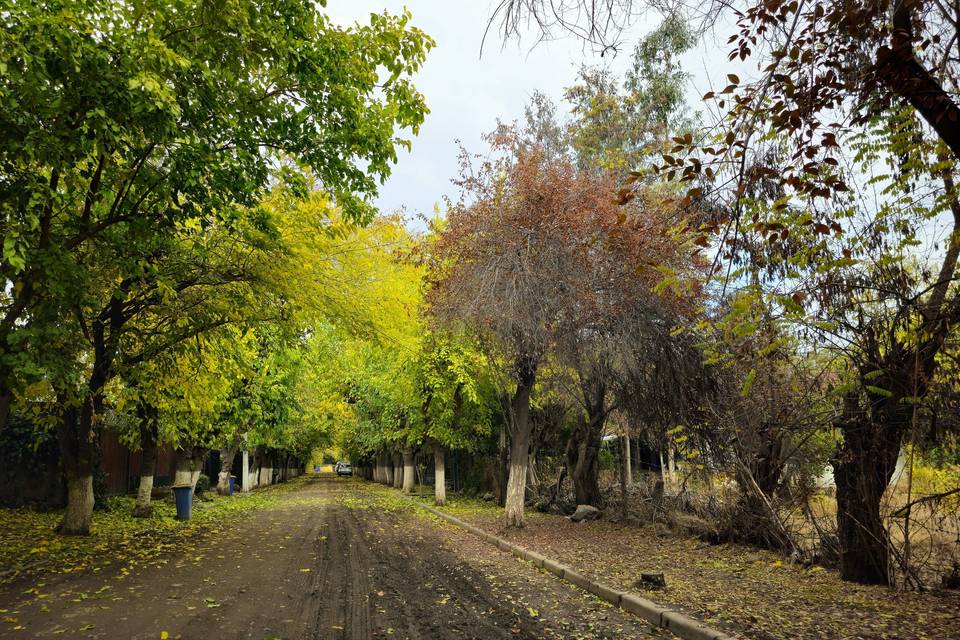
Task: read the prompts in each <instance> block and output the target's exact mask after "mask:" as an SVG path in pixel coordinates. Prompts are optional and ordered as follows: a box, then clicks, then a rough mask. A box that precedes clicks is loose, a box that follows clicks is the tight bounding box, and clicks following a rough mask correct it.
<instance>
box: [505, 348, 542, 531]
mask: <svg viewBox="0 0 960 640" xmlns="http://www.w3.org/2000/svg"><path fill="white" fill-rule="evenodd" d="M517 374H518V375H517V390H516V392H515V393H514V395H513V399H512V401H511V403H510V409H511V411H510V470H509V474H508V476H507V492H506V494H507V495H506V504H505V507H506V521H507V526H508V527H522V526H523V507H524V501H525V499H526V493H527V463H528V462H529V461H530V394H531V393H532V392H533V385H534V382H535V380H536V365H535V364H534V362H533V360H532V359H530V358H520V359H519V360H518V363H517Z"/></svg>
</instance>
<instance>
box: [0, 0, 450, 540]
mask: <svg viewBox="0 0 960 640" xmlns="http://www.w3.org/2000/svg"><path fill="white" fill-rule="evenodd" d="M0 14H2V18H0V21H2V24H3V29H2V31H0V50H2V52H3V53H2V54H0V56H2V57H0V68H2V69H3V74H2V80H0V101H2V102H0V114H2V115H0V128H2V130H3V134H0V166H2V176H3V177H2V178H0V193H2V194H3V195H2V198H0V206H2V208H3V223H2V224H3V226H2V229H3V256H4V260H3V263H2V265H0V270H2V276H3V282H4V288H3V291H4V293H3V300H2V303H3V313H2V318H0V418H3V417H5V415H6V414H7V412H8V410H9V407H10V405H11V403H12V402H14V401H15V400H17V398H19V397H22V395H23V392H24V389H26V388H27V387H28V385H30V384H33V383H43V382H44V381H56V382H57V384H56V385H55V391H54V392H53V393H54V394H55V395H56V397H57V400H58V402H59V404H60V405H61V406H62V407H63V416H62V420H61V422H62V423H63V425H64V426H63V428H62V429H61V438H60V441H61V445H62V447H63V449H64V451H63V456H64V458H63V459H64V462H65V466H66V468H67V470H68V477H69V484H70V486H71V490H70V495H71V496H73V497H72V498H71V500H70V504H71V505H72V506H71V508H69V509H68V514H69V517H68V518H66V519H65V521H64V523H63V526H62V530H63V531H64V532H65V533H85V532H87V530H88V528H89V506H88V505H90V504H91V503H90V500H89V497H88V494H89V487H90V478H91V475H92V465H93V454H92V450H93V444H94V443H95V440H96V416H97V415H98V413H99V412H101V411H102V408H103V407H102V394H103V391H102V389H103V386H104V385H105V384H106V382H107V381H108V380H109V379H110V378H111V377H112V376H113V375H115V371H116V364H117V357H118V354H119V352H120V346H121V345H120V336H121V335H122V334H123V331H122V327H123V326H124V325H126V324H127V323H128V322H130V321H131V319H132V318H133V317H134V315H135V314H136V312H140V311H141V310H142V309H141V306H142V304H143V302H144V301H145V300H146V299H152V298H153V297H155V296H157V295H160V294H161V293H162V291H164V290H165V289H166V288H167V287H168V286H169V284H168V283H165V282H163V281H162V279H160V278H159V277H158V274H157V264H158V260H160V259H161V258H164V257H166V256H165V255H164V253H165V252H167V251H170V250H171V249H172V245H173V244H175V243H173V242H172V239H173V238H174V237H176V236H177V235H178V234H179V233H181V231H182V229H183V228H184V227H185V226H188V225H198V226H199V227H200V228H205V227H207V226H210V225H224V226H225V227H226V228H228V229H229V228H232V226H233V223H234V222H235V221H236V220H237V219H238V218H242V217H244V216H249V217H252V218H256V216H257V215H258V209H257V207H258V203H259V201H260V200H261V199H262V197H263V196H264V195H265V194H266V190H267V188H268V186H269V181H270V176H271V173H272V171H273V170H274V169H275V168H277V167H278V166H279V165H280V159H281V158H283V157H291V158H293V159H295V160H296V161H298V162H302V163H305V164H309V166H310V167H311V169H312V171H313V173H314V175H315V176H316V177H317V180H318V181H319V183H320V184H321V186H322V188H323V189H324V191H326V192H327V193H329V194H331V196H332V197H333V198H335V200H336V202H337V204H338V205H339V206H340V207H341V208H342V210H343V211H344V214H345V215H346V216H347V217H348V218H351V219H355V220H364V219H368V218H369V217H370V215H371V212H372V208H371V206H370V204H369V199H370V198H371V197H372V196H373V195H374V194H375V192H376V185H377V182H378V180H380V179H382V178H384V177H385V176H386V175H387V174H388V173H389V167H390V163H391V162H393V161H395V159H396V149H397V147H398V146H406V145H408V144H409V143H408V141H407V140H405V139H403V138H402V137H399V130H402V129H406V130H408V131H410V132H412V133H416V131H417V129H418V127H419V125H420V123H421V122H422V119H423V116H424V114H425V112H426V108H425V106H424V104H423V100H422V97H421V96H420V95H419V94H418V93H417V92H416V90H415V89H414V88H413V85H412V84H411V81H410V76H411V75H412V74H413V73H414V72H416V70H417V69H418V68H419V66H420V65H421V64H422V62H423V59H424V56H425V54H426V51H427V50H428V49H429V48H430V46H432V42H431V40H430V39H429V38H428V37H427V36H426V35H424V34H423V33H422V32H421V31H419V30H417V29H416V28H414V27H411V26H410V25H409V20H410V17H409V15H408V14H404V15H402V16H399V17H394V16H390V15H387V14H382V15H373V16H371V19H370V23H369V24H368V25H366V26H356V27H355V28H341V27H338V26H335V25H333V24H332V23H331V22H330V20H329V19H328V18H327V16H326V15H325V14H324V13H323V12H322V10H321V8H319V7H316V6H314V5H291V4H289V3H282V2H280V3H277V2H271V1H264V2H250V1H246V2H240V3H235V4H232V5H229V6H221V5H217V4H216V3H210V2H207V1H206V0H199V1H197V2H193V3H192V4H191V3H188V4H187V5H183V4H182V3H178V2H170V1H168V0H155V1H152V2H148V3H147V4H143V3H140V4H137V5H128V4H117V3H109V2H99V1H93V0H85V1H80V0H56V1H51V2H41V1H37V2H27V3H24V2H16V3H12V4H9V3H8V4H7V5H4V7H3V11H0ZM345 61H349V63H346V62H345ZM104 293H105V295H104ZM77 301H80V302H81V307H80V308H79V309H78V306H77ZM174 321H176V319H174ZM84 325H86V328H84ZM85 331H86V332H87V333H89V336H90V337H91V338H92V339H93V340H92V341H93V342H94V343H98V342H99V343H100V344H93V346H92V352H93V353H92V354H91V356H90V357H87V356H86V355H85V354H83V353H80V352H78V349H77V347H73V348H65V349H62V350H48V349H44V348H42V347H41V346H40V345H44V344H63V345H65V346H66V345H77V344H83V343H82V342H81V341H80V340H79V339H78V338H79V337H80V336H82V335H83V334H84V332H85ZM101 336H102V337H103V339H102V340H101V339H100V337H101ZM78 505H82V506H78Z"/></svg>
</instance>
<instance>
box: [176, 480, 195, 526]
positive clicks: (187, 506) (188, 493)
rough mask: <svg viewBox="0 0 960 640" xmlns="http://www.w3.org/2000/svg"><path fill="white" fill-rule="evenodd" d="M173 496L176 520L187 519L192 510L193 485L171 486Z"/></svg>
mask: <svg viewBox="0 0 960 640" xmlns="http://www.w3.org/2000/svg"><path fill="white" fill-rule="evenodd" d="M173 498H174V500H175V501H176V503H177V520H189V519H190V513H191V512H192V511H193V485H189V484H185V485H181V486H177V487H173Z"/></svg>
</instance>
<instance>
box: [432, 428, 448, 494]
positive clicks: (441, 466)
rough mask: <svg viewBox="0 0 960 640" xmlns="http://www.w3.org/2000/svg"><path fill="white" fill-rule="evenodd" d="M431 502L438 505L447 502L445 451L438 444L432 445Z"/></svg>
mask: <svg viewBox="0 0 960 640" xmlns="http://www.w3.org/2000/svg"><path fill="white" fill-rule="evenodd" d="M433 475H434V486H433V503H434V504H435V505H437V506H438V507H442V506H443V505H445V504H447V461H446V452H445V451H444V450H443V447H441V446H440V445H439V444H436V445H434V446H433Z"/></svg>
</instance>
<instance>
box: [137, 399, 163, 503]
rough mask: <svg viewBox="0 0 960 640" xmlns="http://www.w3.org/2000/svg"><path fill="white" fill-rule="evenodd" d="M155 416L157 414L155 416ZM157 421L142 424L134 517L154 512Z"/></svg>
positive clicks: (152, 420) (151, 420) (142, 422)
mask: <svg viewBox="0 0 960 640" xmlns="http://www.w3.org/2000/svg"><path fill="white" fill-rule="evenodd" d="M153 417H154V418H155V416H153ZM157 435H158V433H157V423H156V420H155V419H150V420H149V421H146V422H144V421H143V418H141V424H140V452H141V456H140V485H139V486H138V487H137V502H136V504H134V506H133V517H134V518H149V517H150V516H151V515H152V514H153V505H152V504H151V499H152V496H153V476H154V474H155V473H156V470H157Z"/></svg>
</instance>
